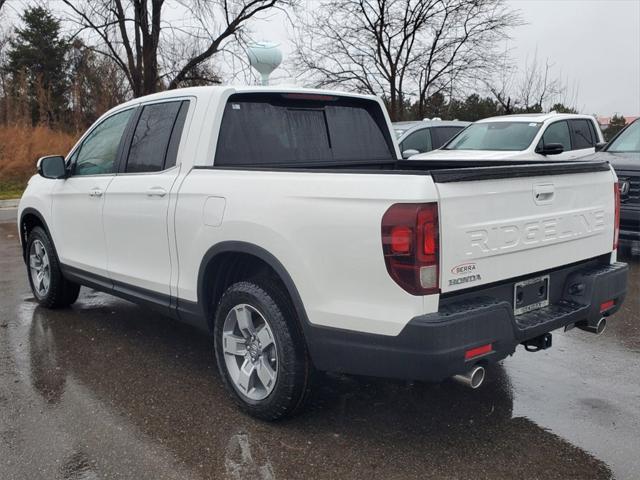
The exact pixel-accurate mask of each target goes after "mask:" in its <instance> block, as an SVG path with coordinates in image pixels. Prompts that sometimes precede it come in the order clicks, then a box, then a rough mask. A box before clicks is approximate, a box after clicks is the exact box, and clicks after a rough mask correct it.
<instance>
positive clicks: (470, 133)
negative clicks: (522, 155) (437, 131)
mask: <svg viewBox="0 0 640 480" xmlns="http://www.w3.org/2000/svg"><path fill="white" fill-rule="evenodd" d="M541 125H542V123H538V122H484V123H474V124H473V125H469V126H468V127H467V128H466V129H465V130H463V131H462V132H461V133H460V134H459V135H458V136H457V137H456V138H454V139H453V140H452V141H451V142H449V143H448V144H447V145H446V146H445V147H444V150H504V151H519V150H525V149H526V148H527V147H528V146H529V145H530V144H531V142H532V141H533V138H534V137H535V136H536V133H538V130H540V126H541Z"/></svg>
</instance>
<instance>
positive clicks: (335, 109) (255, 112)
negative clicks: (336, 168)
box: [215, 94, 395, 166]
mask: <svg viewBox="0 0 640 480" xmlns="http://www.w3.org/2000/svg"><path fill="white" fill-rule="evenodd" d="M388 161H395V151H394V148H393V143H392V140H391V137H390V135H389V132H388V129H387V123H386V120H385V118H384V115H383V114H382V112H381V109H380V106H379V104H378V103H377V102H374V101H371V100H364V99H353V98H343V97H337V96H329V95H306V94H304V95H301V94H236V95H232V96H231V97H229V100H228V102H227V105H226V106H225V110H224V115H223V117H222V125H221V127H220V136H219V138H218V146H217V149H216V157H215V165H226V166H265V165H269V166H305V165H318V164H320V165H331V164H334V165H335V164H353V163H367V164H368V163H381V162H388Z"/></svg>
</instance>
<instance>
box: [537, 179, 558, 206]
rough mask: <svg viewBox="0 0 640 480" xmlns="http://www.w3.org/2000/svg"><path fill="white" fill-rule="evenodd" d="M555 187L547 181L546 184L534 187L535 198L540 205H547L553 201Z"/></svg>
mask: <svg viewBox="0 0 640 480" xmlns="http://www.w3.org/2000/svg"><path fill="white" fill-rule="evenodd" d="M554 194H555V189H554V188H553V184H552V183H546V184H544V185H536V186H535V187H533V200H534V201H535V202H536V203H537V204H538V205H545V204H547V203H551V202H552V201H553V196H554Z"/></svg>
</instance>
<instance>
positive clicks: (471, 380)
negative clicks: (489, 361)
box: [453, 365, 485, 390]
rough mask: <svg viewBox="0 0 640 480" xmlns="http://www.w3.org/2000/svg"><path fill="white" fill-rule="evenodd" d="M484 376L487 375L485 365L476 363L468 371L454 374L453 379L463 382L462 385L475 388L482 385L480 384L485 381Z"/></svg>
mask: <svg viewBox="0 0 640 480" xmlns="http://www.w3.org/2000/svg"><path fill="white" fill-rule="evenodd" d="M484 376H485V375H484V367H481V366H479V365H476V366H475V367H473V368H472V369H471V370H469V371H468V372H467V373H462V374H460V375H454V376H453V379H454V380H455V381H456V382H458V383H461V384H462V385H464V386H466V387H469V388H472V389H474V390H475V389H476V388H478V387H480V385H482V384H483V383H484Z"/></svg>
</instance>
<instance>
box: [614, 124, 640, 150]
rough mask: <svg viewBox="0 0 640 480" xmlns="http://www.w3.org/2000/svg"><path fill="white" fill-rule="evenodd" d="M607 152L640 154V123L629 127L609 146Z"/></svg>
mask: <svg viewBox="0 0 640 480" xmlns="http://www.w3.org/2000/svg"><path fill="white" fill-rule="evenodd" d="M607 152H611V153H621V152H640V122H639V121H635V122H633V123H632V124H631V125H629V126H628V127H627V129H626V130H625V131H624V132H622V133H621V134H620V135H619V136H618V138H616V139H615V140H614V141H613V142H612V143H611V145H609V148H607Z"/></svg>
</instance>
